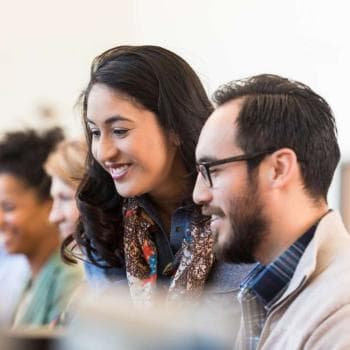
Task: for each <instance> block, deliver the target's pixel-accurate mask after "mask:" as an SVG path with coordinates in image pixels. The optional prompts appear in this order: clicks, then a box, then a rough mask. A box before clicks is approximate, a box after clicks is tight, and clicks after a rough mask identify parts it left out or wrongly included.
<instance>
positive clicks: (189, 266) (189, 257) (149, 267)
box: [123, 198, 214, 306]
mask: <svg viewBox="0 0 350 350" xmlns="http://www.w3.org/2000/svg"><path fill="white" fill-rule="evenodd" d="M123 214H124V252H125V261H126V273H127V279H128V283H129V287H130V293H131V297H132V300H133V302H134V304H136V305H145V306H149V305H151V304H152V301H153V299H154V297H155V296H156V294H157V288H156V287H157V260H158V258H157V247H156V245H155V243H154V242H153V240H152V233H155V232H158V231H159V229H158V227H157V226H156V224H155V223H154V222H153V220H152V219H151V218H150V217H149V216H148V215H147V214H146V213H145V211H144V209H143V208H142V207H140V206H139V204H138V202H137V199H135V198H131V199H128V200H126V201H125V203H124V208H123ZM213 244H214V239H213V235H212V234H211V231H210V228H209V223H208V222H207V221H203V218H201V220H199V219H198V218H197V219H194V218H193V219H192V220H191V224H190V234H189V235H187V236H186V238H185V239H184V240H183V242H182V247H181V248H180V250H179V251H178V252H177V253H176V255H175V259H174V261H173V262H172V263H171V264H169V265H168V266H167V267H166V269H165V270H164V271H163V273H164V274H166V275H168V276H171V283H170V287H169V291H168V293H167V299H168V300H171V301H176V300H177V299H179V298H180V297H188V298H196V297H199V296H200V294H201V292H202V290H203V287H204V284H205V281H206V279H207V277H208V274H209V272H210V269H211V267H212V265H213V262H214V253H213Z"/></svg>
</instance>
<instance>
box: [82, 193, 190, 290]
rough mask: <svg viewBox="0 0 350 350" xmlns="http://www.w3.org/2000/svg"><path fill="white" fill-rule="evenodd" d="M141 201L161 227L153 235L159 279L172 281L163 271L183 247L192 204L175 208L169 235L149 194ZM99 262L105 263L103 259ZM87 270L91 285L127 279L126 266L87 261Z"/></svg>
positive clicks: (117, 283) (118, 282)
mask: <svg viewBox="0 0 350 350" xmlns="http://www.w3.org/2000/svg"><path fill="white" fill-rule="evenodd" d="M139 203H140V206H141V207H142V208H143V209H144V210H145V212H146V213H147V214H148V215H149V216H150V217H151V219H152V220H153V221H154V222H155V223H156V225H157V226H158V228H159V231H158V232H157V234H155V235H154V237H153V238H154V242H155V244H156V247H157V253H158V271H157V275H158V279H159V280H160V281H162V282H165V281H167V282H170V280H169V277H165V276H163V274H162V272H163V270H164V268H165V267H166V266H167V265H168V264H169V263H170V262H172V261H173V259H174V256H175V254H176V252H177V251H178V250H179V249H180V247H181V244H182V241H183V239H184V238H185V237H186V235H187V234H188V229H189V225H190V220H191V213H192V205H187V206H183V207H180V208H178V209H177V210H175V212H174V213H173V215H172V220H171V231H170V235H169V237H168V235H167V233H166V232H165V230H164V228H163V224H162V222H161V219H160V217H159V215H158V213H157V211H156V209H155V207H154V205H153V204H152V202H151V201H150V200H149V199H148V198H147V196H142V197H139ZM99 262H100V263H101V264H102V265H103V261H99ZM85 271H86V276H87V280H88V282H89V284H90V285H91V286H95V285H98V284H99V283H107V284H113V285H119V284H121V283H123V281H125V280H126V272H125V269H124V268H118V267H112V268H111V267H107V265H106V267H105V268H101V267H98V266H96V265H94V264H92V263H89V262H86V263H85Z"/></svg>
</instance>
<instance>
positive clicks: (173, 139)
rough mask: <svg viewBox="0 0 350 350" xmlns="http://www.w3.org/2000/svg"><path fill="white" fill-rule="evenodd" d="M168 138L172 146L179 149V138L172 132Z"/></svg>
mask: <svg viewBox="0 0 350 350" xmlns="http://www.w3.org/2000/svg"><path fill="white" fill-rule="evenodd" d="M169 137H170V142H171V144H172V145H174V146H175V147H179V146H180V145H181V141H180V138H179V136H178V135H177V134H176V133H175V132H174V131H170V134H169Z"/></svg>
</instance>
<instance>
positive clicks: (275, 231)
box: [193, 75, 350, 350]
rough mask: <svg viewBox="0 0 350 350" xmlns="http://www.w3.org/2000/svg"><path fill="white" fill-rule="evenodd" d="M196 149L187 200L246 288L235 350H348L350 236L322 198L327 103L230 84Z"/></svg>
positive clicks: (289, 90)
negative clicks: (245, 266)
mask: <svg viewBox="0 0 350 350" xmlns="http://www.w3.org/2000/svg"><path fill="white" fill-rule="evenodd" d="M214 100H215V102H216V104H217V106H218V107H217V109H216V110H215V112H214V113H213V114H212V115H211V117H210V118H209V119H208V121H207V123H206V124H205V126H204V128H203V130H202V133H201V135H200V138H199V142H198V146H197V149H196V159H197V170H198V178H197V182H196V186H195V189H194V193H193V198H194V200H195V202H196V203H197V204H200V205H202V211H203V214H205V215H208V216H210V217H211V229H212V231H213V232H215V233H216V235H217V243H216V250H217V252H218V254H219V256H221V257H222V259H224V260H225V261H227V262H231V263H252V262H254V261H258V265H257V266H256V268H255V269H254V270H253V271H252V272H251V273H250V274H249V276H248V277H247V278H246V279H245V280H244V281H243V282H242V284H241V290H240V293H239V295H238V299H239V302H240V305H241V309H242V315H243V316H242V322H241V329H240V336H239V341H238V344H237V347H236V348H239V349H268V350H271V349H278V350H280V349H284V348H286V349H345V348H347V349H350V336H349V332H348V325H349V324H350V236H349V235H348V233H347V231H346V229H345V228H344V225H343V223H342V220H341V218H340V215H339V214H338V213H337V212H335V211H331V210H330V209H329V208H328V205H327V192H328V189H329V186H330V184H331V181H332V178H333V174H334V171H335V168H336V166H337V163H338V161H339V158H340V152H339V147H338V143H337V136H336V126H335V120H334V117H333V114H332V111H331V109H330V107H329V106H328V104H327V102H326V101H325V100H324V99H323V98H322V97H320V96H319V95H317V94H316V93H315V92H314V91H312V90H311V89H310V88H309V87H308V86H306V85H304V84H302V83H299V82H296V81H291V80H288V79H285V78H282V77H279V76H275V75H260V76H254V77H251V78H248V79H245V80H240V81H235V82H231V83H229V84H227V85H225V86H223V87H222V88H220V89H219V90H218V91H217V92H216V93H215V95H214Z"/></svg>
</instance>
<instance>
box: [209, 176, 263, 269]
mask: <svg viewBox="0 0 350 350" xmlns="http://www.w3.org/2000/svg"><path fill="white" fill-rule="evenodd" d="M213 209H214V211H216V212H217V214H219V212H221V213H222V211H221V209H219V208H216V210H215V208H213ZM228 212H229V217H228V218H229V220H230V231H229V232H228V233H227V237H226V240H225V241H224V242H223V243H221V244H219V243H217V244H216V246H215V251H216V255H217V257H218V259H220V260H223V261H226V262H229V263H235V264H239V263H253V262H255V261H256V259H255V258H254V253H255V251H256V249H257V247H258V246H259V245H260V244H261V241H262V240H263V239H264V237H265V235H266V233H267V228H268V223H267V220H266V218H265V217H264V215H263V208H262V204H261V199H260V196H259V190H258V186H257V185H256V181H255V179H252V180H251V181H249V182H248V184H247V188H246V191H245V193H244V194H243V195H242V196H239V197H237V198H236V199H235V200H234V201H233V200H232V201H230V205H229V210H228ZM218 234H220V233H218Z"/></svg>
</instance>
